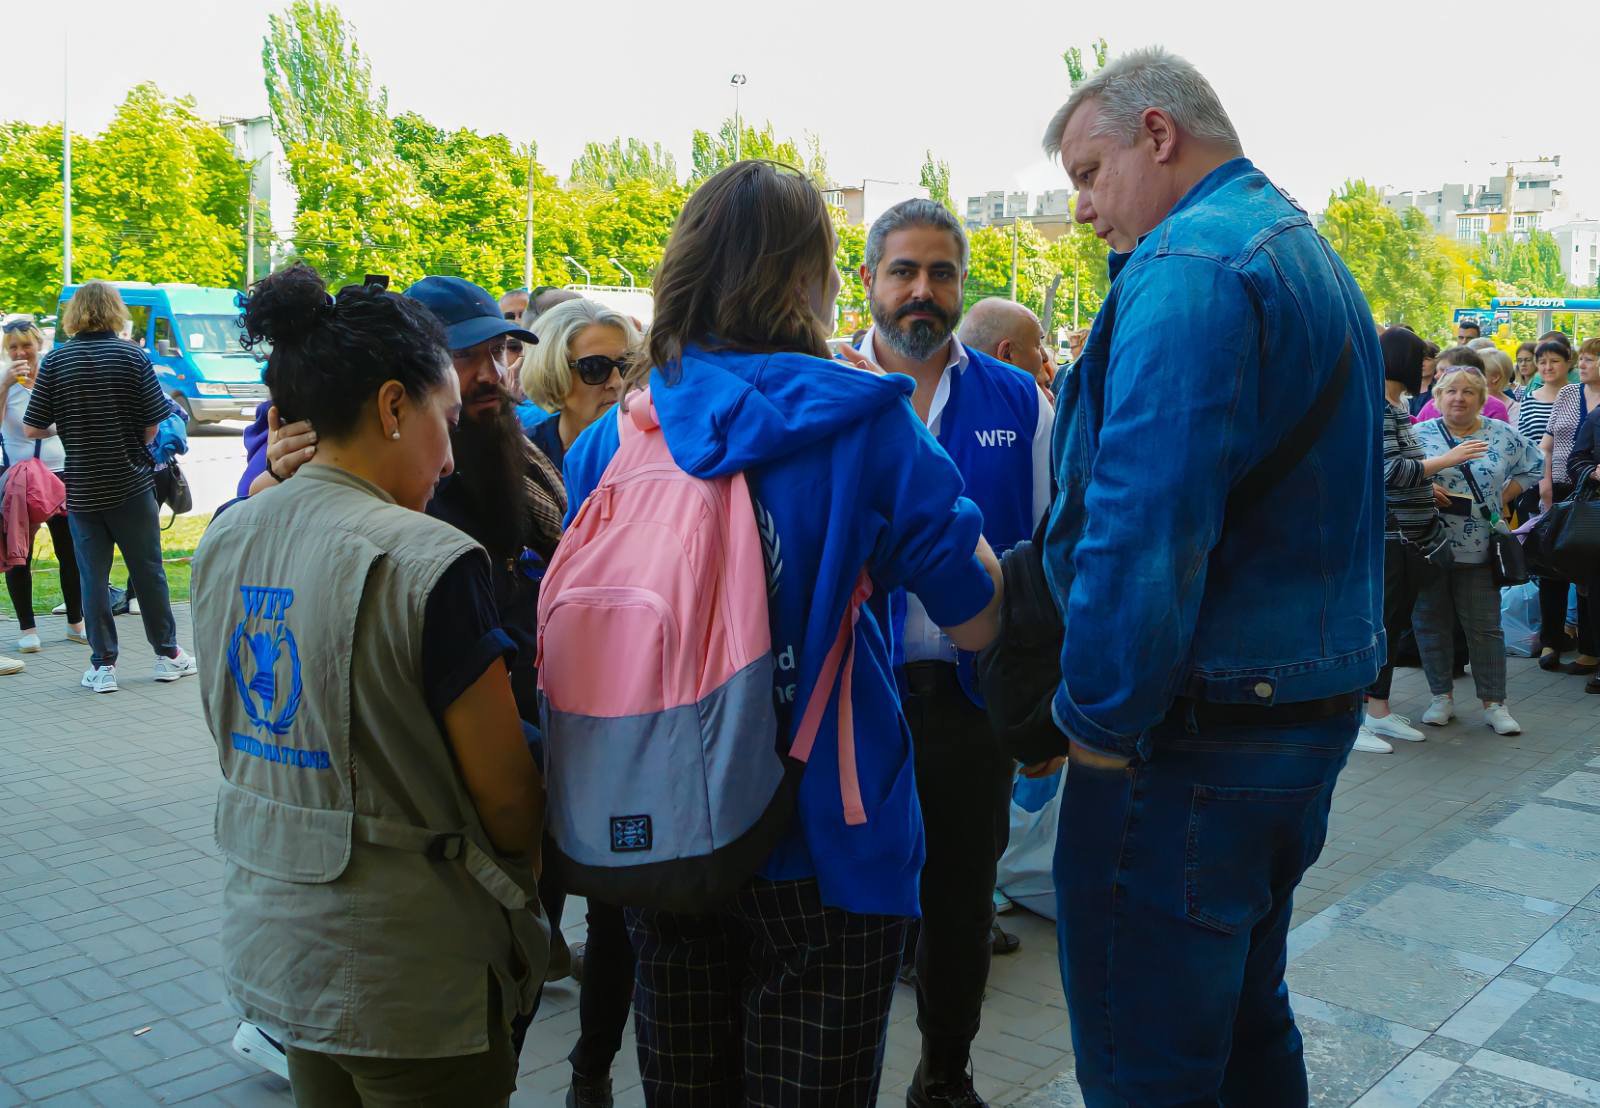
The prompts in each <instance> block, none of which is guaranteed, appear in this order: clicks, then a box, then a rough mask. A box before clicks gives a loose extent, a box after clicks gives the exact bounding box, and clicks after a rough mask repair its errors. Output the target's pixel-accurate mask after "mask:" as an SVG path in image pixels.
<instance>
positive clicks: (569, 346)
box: [522, 300, 639, 469]
mask: <svg viewBox="0 0 1600 1108" xmlns="http://www.w3.org/2000/svg"><path fill="white" fill-rule="evenodd" d="M533 333H534V334H536V335H538V336H539V342H538V345H536V346H534V347H533V348H532V349H530V350H528V351H527V353H526V356H525V357H524V358H523V361H522V391H523V392H524V393H526V394H527V397H528V399H529V400H532V401H533V402H534V403H535V404H537V405H539V407H541V408H543V409H545V410H546V411H549V412H553V413H554V414H553V415H551V416H550V418H549V419H547V420H544V421H543V422H542V423H539V424H537V425H535V427H534V428H533V430H532V431H531V432H529V434H528V437H529V438H531V439H532V440H533V444H534V445H535V446H537V447H538V448H539V449H540V450H542V451H544V453H545V456H546V457H548V458H549V459H550V460H551V461H552V462H554V463H555V465H556V468H558V469H559V468H560V467H561V463H562V460H563V459H564V458H566V456H567V448H568V447H570V446H571V445H572V444H573V443H574V442H575V441H576V440H577V438H578V436H579V435H581V434H583V432H584V431H585V430H586V429H587V428H588V426H589V425H590V424H591V423H593V422H594V421H595V420H597V419H599V418H600V417H601V416H602V415H604V414H605V413H606V412H607V411H609V410H610V409H611V407H612V405H614V404H615V403H616V402H617V401H618V400H620V399H622V376H623V374H624V373H626V372H627V370H628V366H629V364H630V362H631V359H632V357H633V354H634V352H635V351H636V350H637V349H638V347H639V328H638V327H636V326H635V325H634V322H633V320H631V319H629V318H628V317H627V316H625V315H623V314H622V313H621V312H618V311H614V310H613V309H611V308H607V307H605V306H604V305H603V304H596V303H595V302H594V301H593V300H568V301H567V302H566V303H564V304H557V305H556V306H555V307H554V308H551V309H550V310H549V311H548V312H545V313H544V314H543V315H541V316H540V317H539V319H538V321H537V322H535V323H534V325H533Z"/></svg>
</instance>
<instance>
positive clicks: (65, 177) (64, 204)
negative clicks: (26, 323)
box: [61, 41, 72, 286]
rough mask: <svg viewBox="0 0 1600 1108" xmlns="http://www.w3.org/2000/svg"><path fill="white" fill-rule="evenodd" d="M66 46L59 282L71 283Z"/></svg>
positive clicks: (63, 52) (63, 59) (64, 52)
mask: <svg viewBox="0 0 1600 1108" xmlns="http://www.w3.org/2000/svg"><path fill="white" fill-rule="evenodd" d="M67 54H68V48H67V43H66V42H65V41H63V42H62V44H61V283H62V285H64V286H65V285H70V284H72V125H71V123H70V122H69V121H68V119H67V101H68V100H70V99H71V96H70V95H69V93H68V72H67V64H68V62H67Z"/></svg>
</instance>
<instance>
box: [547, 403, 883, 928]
mask: <svg viewBox="0 0 1600 1108" xmlns="http://www.w3.org/2000/svg"><path fill="white" fill-rule="evenodd" d="M617 433H618V439H619V444H618V448H617V452H616V455H615V456H614V457H613V458H612V460H611V464H610V465H609V466H607V467H606V471H605V473H604V475H603V476H602V477H601V479H600V483H599V484H598V485H597V486H596V487H595V489H594V491H593V492H592V493H590V494H589V497H588V499H587V500H585V501H584V502H583V505H582V507H580V508H579V509H578V513H577V515H576V516H575V517H574V519H573V521H572V526H571V527H570V528H569V529H568V530H567V533H566V534H565V535H564V536H563V538H562V540H561V545H560V547H559V548H558V549H557V550H556V553H555V556H554V558H552V559H551V562H550V568H549V571H548V572H547V573H546V574H545V577H544V581H543V584H542V585H541V586H540V593H539V658H538V666H539V689H540V692H541V693H543V696H542V697H541V702H542V703H541V711H542V722H543V725H544V740H545V776H546V782H547V786H548V789H549V809H548V821H547V827H548V830H549V842H550V844H551V847H552V848H553V849H552V850H550V856H549V857H547V864H548V865H550V866H552V867H554V868H555V869H556V870H557V871H558V872H560V873H561V874H562V876H563V878H564V880H565V882H566V884H567V887H568V888H569V889H570V890H571V891H572V892H575V893H579V894H581V895H584V896H593V897H595V898H597V899H599V900H602V901H604V902H606V903H610V904H622V905H626V906H629V907H635V908H663V909H667V910H669V911H676V912H692V913H704V912H708V911H713V910H715V909H717V908H718V907H720V906H722V905H723V904H724V903H725V902H726V901H727V900H728V899H730V898H731V897H732V895H733V894H734V893H735V892H737V891H738V890H739V888H740V887H741V886H742V885H743V884H744V883H745V882H746V881H748V880H749V879H750V877H751V875H752V874H754V873H755V872H756V870H757V869H758V868H759V867H760V865H761V863H762V862H764V861H765V860H766V858H767V855H768V854H770V853H771V851H772V849H773V847H774V846H775V845H776V844H777V842H778V840H779V839H780V838H781V837H782V835H783V833H784V831H785V830H786V829H787V827H788V823H789V819H790V817H791V815H792V812H793V803H794V780H793V779H794V778H797V777H798V774H799V772H800V770H801V769H802V768H803V765H804V763H805V761H806V759H807V758H808V757H809V756H810V753H811V747H812V744H813V743H814V742H815V740H816V736H817V730H818V727H819V726H820V724H821V722H822V714H823V711H824V709H825V708H826V706H827V702H828V700H829V698H830V697H831V695H832V692H833V688H834V685H835V684H836V683H838V684H839V685H840V686H841V687H840V705H839V779H840V780H839V784H840V791H841V796H842V797H843V802H844V810H845V818H846V821H847V822H849V823H853V824H860V823H865V822H866V814H865V812H864V810H863V808H862V804H861V791H860V787H859V784H858V782H857V780H856V768H855V737H854V729H853V727H852V724H851V713H850V672H851V668H852V662H853V656H854V653H855V633H854V629H855V622H856V619H857V617H858V615H859V612H860V606H861V604H862V602H864V601H865V599H866V597H867V595H869V594H870V592H871V588H872V587H871V584H870V582H869V581H868V578H867V576H866V573H865V572H863V573H862V575H861V577H860V579H859V581H858V583H857V586H856V589H855V593H854V595H853V596H852V599H851V603H850V605H849V607H848V610H847V611H846V612H845V614H844V618H843V620H842V621H841V624H840V627H839V633H838V636H837V638H836V639H835V641H834V643H833V645H832V648H831V649H830V650H829V652H828V656H827V659H826V661H825V662H824V664H823V668H822V671H821V673H820V674H819V675H818V679H817V684H816V689H815V691H814V692H813V693H812V696H811V698H810V701H809V702H808V703H807V704H806V706H805V710H804V712H803V713H802V715H801V722H800V727H799V730H798V733H797V734H796V736H795V740H794V743H793V744H792V745H791V746H790V748H789V750H788V751H787V753H785V752H784V751H782V749H781V747H780V741H779V735H778V719H777V711H776V708H775V707H774V694H773V668H774V665H775V660H774V658H773V654H772V631H771V627H770V624H769V622H768V616H767V569H766V564H765V561H764V558H763V553H762V544H761V537H760V534H759V532H758V531H757V526H756V518H755V509H754V505H753V503H752V501H751V497H750V488H749V485H748V484H747V483H746V481H745V478H744V475H743V474H740V473H736V474H733V475H732V476H729V477H718V478H714V479H711V480H702V479H700V478H698V477H694V476H691V475H690V474H688V473H686V472H685V471H684V470H683V469H681V468H680V467H679V466H678V465H677V463H676V462H674V461H673V460H672V455H671V453H670V452H669V451H668V449H667V442H666V437H665V435H663V433H662V431H661V426H660V423H659V422H658V420H657V419H656V414H655V408H654V407H653V405H652V404H651V402H650V393H649V391H648V390H646V391H644V392H641V393H635V394H633V395H632V396H630V397H629V398H628V400H627V403H626V410H624V407H623V406H619V407H618V410H617ZM841 674H842V675H843V676H842V679H841V676H840V675H841Z"/></svg>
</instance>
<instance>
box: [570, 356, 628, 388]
mask: <svg viewBox="0 0 1600 1108" xmlns="http://www.w3.org/2000/svg"><path fill="white" fill-rule="evenodd" d="M632 364H633V363H632V362H630V361H629V360H628V359H627V358H608V357H606V356H605V355H604V354H590V355H588V356H587V357H583V358H579V359H578V360H577V361H574V362H568V363H567V365H568V367H569V368H571V369H574V370H576V371H577V374H578V378H579V380H581V381H582V382H583V383H584V384H586V385H603V384H605V383H606V382H607V381H609V380H611V374H612V373H613V372H616V373H622V374H626V373H627V372H628V369H629V368H630V367H631V366H632Z"/></svg>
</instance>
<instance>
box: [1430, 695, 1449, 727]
mask: <svg viewBox="0 0 1600 1108" xmlns="http://www.w3.org/2000/svg"><path fill="white" fill-rule="evenodd" d="M1455 718H1456V706H1455V701H1453V700H1451V699H1450V697H1448V696H1436V697H1434V698H1433V703H1432V704H1429V705H1428V710H1427V711H1426V712H1423V713H1422V722H1423V723H1426V724H1427V725H1428V726H1429V727H1443V726H1444V725H1445V724H1447V723H1449V722H1450V721H1451V720H1453V719H1455Z"/></svg>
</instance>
